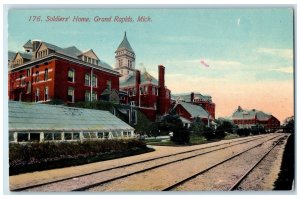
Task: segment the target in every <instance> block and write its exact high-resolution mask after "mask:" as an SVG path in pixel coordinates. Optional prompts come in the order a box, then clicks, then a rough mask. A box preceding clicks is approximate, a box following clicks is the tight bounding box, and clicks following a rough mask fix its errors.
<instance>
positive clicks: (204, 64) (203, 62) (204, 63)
mask: <svg viewBox="0 0 300 199" xmlns="http://www.w3.org/2000/svg"><path fill="white" fill-rule="evenodd" d="M200 63H201V64H202V65H203V66H206V67H209V65H208V64H207V63H206V62H205V61H204V60H201V61H200Z"/></svg>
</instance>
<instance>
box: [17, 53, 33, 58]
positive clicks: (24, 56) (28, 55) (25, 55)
mask: <svg viewBox="0 0 300 199" xmlns="http://www.w3.org/2000/svg"><path fill="white" fill-rule="evenodd" d="M18 53H19V54H20V55H21V57H23V58H24V59H28V60H31V57H32V54H31V53H25V52H18Z"/></svg>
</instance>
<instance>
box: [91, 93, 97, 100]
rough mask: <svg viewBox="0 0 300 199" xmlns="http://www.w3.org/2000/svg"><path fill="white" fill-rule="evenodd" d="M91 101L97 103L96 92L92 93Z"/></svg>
mask: <svg viewBox="0 0 300 199" xmlns="http://www.w3.org/2000/svg"><path fill="white" fill-rule="evenodd" d="M92 101H97V92H96V91H94V92H93V94H92Z"/></svg>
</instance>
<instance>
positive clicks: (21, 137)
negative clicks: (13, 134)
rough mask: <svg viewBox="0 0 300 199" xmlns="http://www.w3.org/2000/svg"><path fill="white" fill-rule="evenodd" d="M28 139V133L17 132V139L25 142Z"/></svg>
mask: <svg viewBox="0 0 300 199" xmlns="http://www.w3.org/2000/svg"><path fill="white" fill-rule="evenodd" d="M28 140H29V133H18V136H17V141H18V142H26V141H28Z"/></svg>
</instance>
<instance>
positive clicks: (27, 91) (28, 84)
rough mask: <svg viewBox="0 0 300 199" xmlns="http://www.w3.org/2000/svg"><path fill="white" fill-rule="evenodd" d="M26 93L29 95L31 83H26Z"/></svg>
mask: <svg viewBox="0 0 300 199" xmlns="http://www.w3.org/2000/svg"><path fill="white" fill-rule="evenodd" d="M26 93H31V83H30V82H26Z"/></svg>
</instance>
